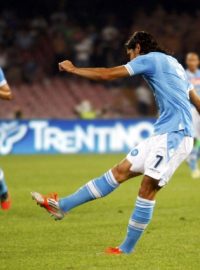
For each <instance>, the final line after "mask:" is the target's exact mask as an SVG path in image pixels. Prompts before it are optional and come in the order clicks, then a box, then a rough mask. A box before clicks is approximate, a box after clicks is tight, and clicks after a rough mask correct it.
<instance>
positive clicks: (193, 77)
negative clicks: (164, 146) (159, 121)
mask: <svg viewBox="0 0 200 270" xmlns="http://www.w3.org/2000/svg"><path fill="white" fill-rule="evenodd" d="M186 65H187V69H186V73H187V76H188V79H189V80H190V82H191V83H192V84H193V85H194V88H195V89H196V91H197V93H198V95H199V96H200V69H199V55H198V54H197V53H194V52H190V53H188V54H187V55H186ZM192 118H193V126H194V136H195V142H194V148H193V150H192V153H191V154H190V157H189V159H188V163H189V166H190V169H191V173H192V177H193V178H200V170H199V166H198V160H199V157H200V115H199V113H198V112H197V110H196V109H195V108H194V107H193V108H192Z"/></svg>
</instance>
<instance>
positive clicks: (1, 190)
mask: <svg viewBox="0 0 200 270" xmlns="http://www.w3.org/2000/svg"><path fill="white" fill-rule="evenodd" d="M7 192H8V188H7V186H6V182H5V178H4V172H3V171H2V170H1V169H0V196H2V195H3V194H5V193H7Z"/></svg>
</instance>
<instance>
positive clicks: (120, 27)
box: [0, 7, 200, 118]
mask: <svg viewBox="0 0 200 270" xmlns="http://www.w3.org/2000/svg"><path fill="white" fill-rule="evenodd" d="M199 25H200V13H197V14H196V16H192V15H188V14H177V13H175V12H171V13H169V12H166V11H165V10H164V9H163V8H161V7H158V8H157V9H156V10H155V11H154V12H153V13H151V15H148V14H147V13H146V12H145V11H142V10H141V11H139V12H138V13H137V14H136V15H135V16H134V18H133V22H132V24H131V25H130V27H125V26H124V24H122V23H120V21H119V20H118V18H117V17H116V16H114V15H110V16H108V17H107V20H106V21H103V22H102V24H101V25H99V24H98V25H96V24H95V21H92V23H91V24H88V23H87V24H86V25H85V26H84V27H82V24H80V23H79V20H78V18H77V20H71V19H69V18H68V16H67V13H64V12H61V11H58V12H54V13H52V14H51V15H50V16H48V17H47V18H45V17H42V16H37V17H32V18H29V19H22V18H20V17H19V16H17V15H16V14H15V13H14V12H11V11H9V12H8V11H4V12H2V13H1V14H0V66H1V67H2V68H3V69H4V71H5V73H6V77H7V79H8V81H9V83H10V84H11V85H12V86H13V87H14V91H16V92H17V91H18V92H21V93H23V100H21V99H22V96H21V95H19V97H17V96H18V95H16V98H15V100H14V101H13V102H12V103H11V104H10V105H9V104H2V105H1V106H5V110H6V112H8V113H7V115H5V110H4V111H3V112H0V117H3V116H4V117H5V116H6V117H7V118H10V117H15V116H16V117H29V118H31V117H58V118H60V117H62V118H74V117H77V116H79V117H82V118H96V117H104V118H109V117H133V116H147V115H155V113H156V112H155V110H154V100H153V97H152V95H151V93H150V92H149V90H148V88H147V87H146V85H145V84H144V83H142V82H141V80H140V79H136V80H134V81H132V80H125V81H119V82H115V83H109V84H98V83H94V82H88V81H85V80H80V79H77V78H74V77H72V76H69V75H67V74H63V73H59V72H58V68H57V65H58V62H59V61H62V60H64V59H70V60H72V61H73V62H74V63H75V65H78V66H106V67H107V66H108V67H110V66H114V65H119V64H122V63H126V61H127V58H126V54H125V50H124V43H125V41H126V39H127V37H128V36H129V35H130V34H131V33H133V32H134V31H136V30H141V29H143V30H146V31H150V32H151V33H152V34H154V35H155V36H156V38H157V39H158V40H159V41H160V43H161V44H162V45H163V47H164V48H167V49H168V50H169V51H170V52H172V53H174V54H175V55H176V57H178V59H179V60H180V61H181V62H182V63H183V64H184V56H185V53H187V52H188V51H196V52H200V36H199V35H194V33H198V32H199ZM133 89H135V90H136V91H132V90H133ZM47 98H49V100H48V103H49V104H47V102H46V105H44V104H41V106H40V105H39V102H38V101H39V100H43V101H44V103H45V101H46V100H47ZM50 98H51V99H50ZM13 104H14V106H13ZM58 107H59V108H60V109H59V112H58V109H57V108H58ZM13 108H14V109H13ZM83 112H84V113H83ZM85 112H87V113H86V114H85ZM88 112H89V113H88Z"/></svg>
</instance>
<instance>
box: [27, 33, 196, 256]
mask: <svg viewBox="0 0 200 270" xmlns="http://www.w3.org/2000/svg"><path fill="white" fill-rule="evenodd" d="M126 49H127V54H128V55H129V58H130V62H128V63H127V64H126V65H122V66H117V67H113V68H78V67H76V66H74V65H73V64H72V63H71V62H70V61H64V62H61V63H59V69H60V70H61V71H66V72H69V73H72V74H75V75H79V76H82V77H85V78H88V79H93V80H114V79H118V78H124V77H128V76H134V75H137V74H140V75H142V76H143V77H144V78H145V80H146V81H147V82H148V83H149V85H150V86H151V89H152V91H153V93H154V95H155V98H156V102H157V106H158V108H159V111H160V116H159V118H158V120H157V122H156V123H155V134H154V135H153V136H152V137H150V138H148V139H146V140H145V141H143V142H141V143H140V144H139V145H137V146H136V147H135V148H134V149H132V150H131V151H130V153H129V154H128V155H127V156H126V158H125V159H124V160H122V161H121V162H119V164H117V165H115V166H114V167H113V168H111V169H110V170H108V171H107V172H106V173H104V174H103V175H101V176H99V177H97V178H95V179H92V180H91V181H89V182H88V183H87V184H86V185H84V186H82V187H81V188H80V189H78V190H77V191H76V192H75V193H73V194H71V195H69V196H67V197H65V198H62V199H58V197H57V194H56V193H54V194H52V195H49V196H44V195H42V194H40V193H37V192H32V193H31V195H32V198H33V199H34V200H36V202H37V204H39V205H40V206H42V207H44V208H45V209H46V210H47V211H48V212H49V213H50V214H51V215H53V217H54V218H55V219H62V218H63V217H64V214H65V213H67V212H69V211H71V210H72V209H73V208H75V207H77V206H79V205H81V204H84V203H86V202H89V201H92V200H95V199H98V198H102V197H104V196H106V195H108V194H109V193H111V192H112V191H114V190H115V189H116V188H118V187H119V186H120V184H122V183H123V182H125V181H127V180H128V179H130V178H133V177H136V176H138V175H141V174H143V180H142V182H141V187H140V189H139V193H138V197H137V199H136V203H135V208H134V210H133V213H132V214H131V217H130V220H129V223H128V231H127V235H126V237H125V239H124V241H123V242H122V243H121V244H120V245H119V246H118V247H115V248H108V249H107V250H106V252H107V253H109V254H123V253H126V254H129V253H131V252H132V251H133V250H134V249H135V246H136V243H137V242H138V240H139V239H140V237H141V235H142V233H143V231H144V230H145V229H146V227H147V225H148V224H149V222H150V221H151V219H152V215H153V210H154V207H155V203H156V201H155V198H156V194H157V192H158V191H159V190H160V189H161V188H162V187H163V186H165V185H166V184H167V183H168V182H169V180H170V178H171V176H172V175H173V173H174V172H175V170H176V169H177V167H178V166H179V165H180V164H181V162H182V161H183V160H184V159H186V157H187V156H188V155H189V153H190V152H191V150H192V147H193V133H192V115H191V105H190V100H191V102H192V103H193V104H194V106H195V107H196V108H197V110H198V111H200V99H199V97H198V95H197V94H196V92H195V91H194V90H193V86H192V85H191V84H190V83H189V82H188V80H187V76H186V73H185V70H184V69H183V67H182V66H181V65H180V64H179V63H178V62H177V60H176V59H175V58H173V57H172V56H170V55H168V53H167V52H165V51H164V50H162V49H161V48H160V46H159V45H158V43H157V41H156V40H155V39H154V38H153V37H152V35H150V34H149V33H146V32H143V31H140V32H135V33H134V34H133V36H132V37H131V38H130V39H129V40H128V42H127V43H126Z"/></svg>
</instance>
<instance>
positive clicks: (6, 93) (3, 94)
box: [0, 83, 13, 100]
mask: <svg viewBox="0 0 200 270" xmlns="http://www.w3.org/2000/svg"><path fill="white" fill-rule="evenodd" d="M0 98H1V99H6V100H11V99H12V98H13V95H12V92H11V89H10V87H9V85H8V84H7V83H6V84H4V85H2V86H1V87H0Z"/></svg>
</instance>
